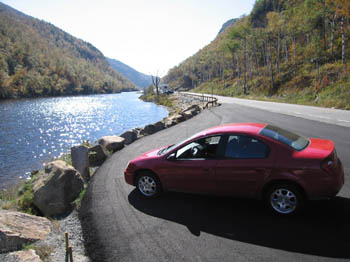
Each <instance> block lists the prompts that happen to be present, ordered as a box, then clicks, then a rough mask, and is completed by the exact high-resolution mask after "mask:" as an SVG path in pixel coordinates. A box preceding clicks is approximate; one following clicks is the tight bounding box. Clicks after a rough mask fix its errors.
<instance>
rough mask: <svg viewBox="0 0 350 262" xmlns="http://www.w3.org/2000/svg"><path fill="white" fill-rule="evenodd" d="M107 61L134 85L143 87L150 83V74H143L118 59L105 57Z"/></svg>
mask: <svg viewBox="0 0 350 262" xmlns="http://www.w3.org/2000/svg"><path fill="white" fill-rule="evenodd" d="M107 61H108V63H109V64H110V65H111V66H112V67H113V68H114V69H115V70H116V71H117V72H119V73H121V74H122V75H123V76H124V77H126V78H127V79H129V80H130V81H131V82H133V83H134V84H135V85H136V86H138V87H141V88H145V87H149V86H150V85H151V84H152V77H151V76H150V75H145V74H143V73H140V72H138V71H136V70H135V69H133V68H132V67H130V66H128V65H126V64H124V63H122V62H120V61H118V60H115V59H111V58H108V57H107Z"/></svg>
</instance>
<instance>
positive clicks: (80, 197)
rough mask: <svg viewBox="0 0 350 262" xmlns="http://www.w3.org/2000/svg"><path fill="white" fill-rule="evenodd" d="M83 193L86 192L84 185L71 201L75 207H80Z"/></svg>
mask: <svg viewBox="0 0 350 262" xmlns="http://www.w3.org/2000/svg"><path fill="white" fill-rule="evenodd" d="M85 193H86V187H84V189H83V190H82V191H81V192H80V193H79V196H78V198H77V199H75V200H74V202H73V203H74V205H75V207H76V208H77V209H79V208H80V207H81V201H82V200H83V198H84V195H85Z"/></svg>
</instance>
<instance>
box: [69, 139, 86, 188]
mask: <svg viewBox="0 0 350 262" xmlns="http://www.w3.org/2000/svg"><path fill="white" fill-rule="evenodd" d="M70 151H71V156H72V164H73V167H74V168H75V169H76V170H78V171H79V173H80V174H81V175H82V177H83V179H84V181H85V182H88V181H89V180H90V169H89V156H88V152H89V148H88V147H87V146H84V145H80V146H74V147H72V148H71V150H70Z"/></svg>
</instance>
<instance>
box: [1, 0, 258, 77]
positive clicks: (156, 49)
mask: <svg viewBox="0 0 350 262" xmlns="http://www.w3.org/2000/svg"><path fill="white" fill-rule="evenodd" d="M2 2H3V3H5V4H7V5H9V6H11V7H13V8H15V9H17V10H19V11H21V12H23V13H25V14H28V15H31V16H33V17H35V18H39V19H42V20H45V21H47V22H50V23H52V24H54V25H55V26H57V27H59V28H61V29H63V30H64V31H66V32H68V33H70V34H72V35H73V36H75V37H78V38H81V39H83V40H85V41H87V42H90V43H91V44H93V45H94V46H95V47H97V48H98V49H99V50H101V51H102V53H103V54H104V55H105V56H107V57H110V58H114V59H117V60H120V61H122V62H123V63H126V64H127V65H130V66H131V67H133V68H135V69H136V70H138V71H140V72H142V73H146V74H153V75H154V74H156V73H157V72H158V74H159V75H164V74H166V72H167V71H168V70H169V69H170V68H172V67H174V66H176V65H178V64H179V63H181V62H182V61H183V60H185V59H186V58H187V57H189V56H191V55H193V54H194V53H196V52H197V51H198V50H199V49H201V48H203V47H204V46H206V45H207V44H209V43H210V42H211V41H212V40H213V39H214V38H215V36H216V34H217V33H218V31H219V30H220V28H221V26H222V24H223V23H224V22H226V21H227V20H229V19H231V18H237V17H240V16H242V15H244V14H249V13H250V11H251V9H252V8H253V5H254V2H255V0H3V1H2Z"/></svg>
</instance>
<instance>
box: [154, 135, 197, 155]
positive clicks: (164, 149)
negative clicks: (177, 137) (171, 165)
mask: <svg viewBox="0 0 350 262" xmlns="http://www.w3.org/2000/svg"><path fill="white" fill-rule="evenodd" d="M198 135H199V133H197V134H195V135H193V136H191V137H189V138H186V139H185V140H183V141H181V142H179V143H177V144H174V145H171V146H168V147H165V148H163V149H161V150H159V151H158V155H164V154H166V153H168V152H170V151H171V150H173V149H174V148H176V147H178V146H179V145H181V144H183V143H185V142H186V141H190V140H191V139H193V138H195V137H196V136H198Z"/></svg>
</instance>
